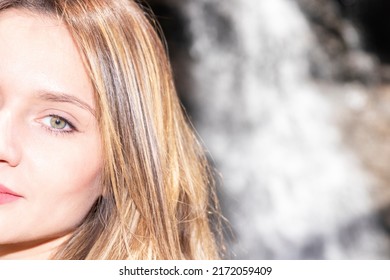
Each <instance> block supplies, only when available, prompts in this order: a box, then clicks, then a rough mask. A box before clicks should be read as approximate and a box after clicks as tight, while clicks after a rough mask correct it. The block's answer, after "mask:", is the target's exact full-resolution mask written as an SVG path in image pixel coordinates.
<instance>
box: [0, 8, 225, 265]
mask: <svg viewBox="0 0 390 280" xmlns="http://www.w3.org/2000/svg"><path fill="white" fill-rule="evenodd" d="M11 7H13V8H25V9H29V10H32V11H35V12H39V13H43V14H47V15H54V16H56V17H58V18H59V19H60V20H61V21H62V22H63V23H64V24H65V25H66V26H67V28H68V29H69V32H70V33H71V35H72V36H73V39H74V40H75V43H76V44H77V45H78V48H79V50H80V52H81V54H82V56H83V59H84V60H85V66H86V68H87V70H88V71H89V75H90V78H91V80H92V82H93V85H94V88H95V95H96V96H95V97H96V98H95V100H96V104H97V108H98V113H97V118H98V121H99V124H100V130H101V137H102V142H103V145H104V154H105V158H104V168H103V169H104V170H103V174H102V184H103V188H104V193H103V195H102V196H101V197H100V198H99V199H98V201H96V203H95V205H94V207H93V208H92V209H91V211H90V213H89V214H88V215H87V217H86V218H85V220H84V221H83V223H82V224H81V225H80V226H79V227H78V228H77V229H76V230H75V232H74V233H73V235H72V236H71V238H70V239H69V240H68V241H66V242H65V244H63V246H62V247H61V249H60V250H59V251H58V252H57V253H56V254H55V255H54V256H53V258H56V259H216V258H218V257H219V254H218V248H217V247H218V246H217V245H216V244H217V242H216V239H217V238H216V235H215V234H213V231H212V230H211V228H210V214H215V213H216V214H217V215H214V216H213V219H214V218H217V220H218V212H219V210H218V207H217V206H218V204H217V203H216V196H215V192H214V188H213V184H212V180H210V178H211V177H210V174H209V168H208V164H207V161H206V158H205V155H204V152H203V150H202V147H201V145H200V144H199V143H198V141H197V140H196V137H195V136H194V133H193V131H192V130H191V129H190V127H189V125H188V122H187V120H186V118H185V115H184V114H183V111H182V108H181V105H180V103H179V100H178V98H177V95H176V93H175V88H174V84H173V81H172V73H171V68H170V65H169V62H168V59H167V56H166V50H165V48H164V45H163V43H162V42H161V38H160V36H159V34H158V33H157V32H156V29H155V26H154V24H153V20H152V19H151V18H150V17H148V16H147V13H146V12H145V9H142V8H141V7H140V6H139V4H137V3H136V2H134V1H130V0H0V10H3V9H7V8H11ZM216 232H218V230H217V231H216Z"/></svg>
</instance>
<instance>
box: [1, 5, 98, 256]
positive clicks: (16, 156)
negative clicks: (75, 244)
mask: <svg viewBox="0 0 390 280" xmlns="http://www.w3.org/2000/svg"><path fill="white" fill-rule="evenodd" d="M0 61H1V63H0V131H1V133H0V185H3V186H5V187H7V188H8V189H11V190H12V191H14V192H16V193H18V194H19V195H20V196H21V197H20V198H18V199H16V200H15V201H12V202H9V203H3V204H0V259H47V258H49V257H50V256H51V255H52V254H53V252H55V250H56V249H57V247H58V246H59V245H61V244H62V243H63V241H64V240H66V239H67V238H68V236H69V235H70V234H71V233H72V231H73V230H74V229H75V228H76V227H77V226H78V225H79V224H80V223H81V222H82V220H83V218H84V217H85V216H86V214H87V213H88V211H89V210H90V209H91V207H92V205H93V203H94V202H95V201H96V199H97V198H98V197H99V196H100V195H101V194H102V190H101V184H100V174H101V168H102V147H101V139H100V133H99V129H98V124H97V120H96V118H95V116H94V110H95V109H96V108H95V102H94V94H93V93H94V91H93V86H92V84H91V81H90V80H89V78H88V74H87V72H86V70H85V67H84V65H83V61H82V57H81V55H80V53H79V51H78V50H77V47H76V45H75V43H74V41H73V40H72V38H71V36H70V34H69V32H68V31H67V29H66V27H65V26H64V25H63V24H62V23H61V22H59V21H58V20H57V19H54V18H51V17H48V16H46V15H39V14H33V13H32V12H29V11H25V10H15V9H9V10H6V11H2V12H0ZM65 95H67V96H71V98H68V97H67V98H65V97H64V96H65ZM59 96H60V97H59ZM75 98H77V101H75ZM70 123H71V124H72V125H70Z"/></svg>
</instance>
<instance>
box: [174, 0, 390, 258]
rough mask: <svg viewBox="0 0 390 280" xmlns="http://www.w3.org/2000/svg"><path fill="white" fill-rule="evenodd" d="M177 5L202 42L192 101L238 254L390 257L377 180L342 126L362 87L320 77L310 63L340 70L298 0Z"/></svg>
mask: <svg viewBox="0 0 390 280" xmlns="http://www.w3.org/2000/svg"><path fill="white" fill-rule="evenodd" d="M170 3H174V4H171V5H174V6H175V7H176V8H177V9H178V10H179V11H180V13H181V14H182V15H183V17H184V18H185V19H186V20H185V22H186V23H187V26H186V30H187V32H188V34H189V37H190V38H191V40H190V49H189V56H188V61H187V64H188V65H189V66H188V68H189V70H188V73H189V75H190V76H191V79H190V81H191V82H190V84H189V85H188V88H187V89H186V92H185V93H182V94H184V95H185V98H186V99H188V100H190V103H191V104H192V105H191V106H192V107H193V109H192V111H193V112H194V115H193V120H194V123H195V126H196V128H197V130H198V132H199V135H200V137H201V139H202V140H203V142H204V143H205V146H206V147H207V149H208V150H209V151H210V154H211V157H212V160H213V162H214V164H215V166H216V168H217V169H218V171H219V172H220V173H221V176H222V180H221V181H222V187H221V192H222V198H223V201H222V204H223V209H224V212H225V213H224V214H225V216H226V217H227V218H228V220H229V221H230V223H231V224H232V228H233V231H234V233H235V235H236V240H230V244H229V245H230V247H231V256H230V257H231V258H237V259H371V258H372V259H378V258H388V257H389V255H390V251H389V244H388V239H387V237H386V235H385V233H384V232H383V231H382V229H381V228H380V227H379V226H378V225H377V224H376V217H375V209H376V205H375V202H374V201H373V199H372V196H371V193H372V192H373V191H374V188H375V183H374V178H373V176H372V174H370V172H368V171H367V170H365V169H364V168H363V167H362V165H361V164H360V161H359V158H358V156H357V155H356V154H355V153H354V151H352V149H351V148H350V147H349V146H348V145H347V144H346V143H345V141H344V138H343V133H342V128H341V127H340V125H339V117H340V116H341V115H342V112H343V110H344V109H343V108H342V106H341V105H340V104H343V102H344V103H345V100H349V101H348V102H350V103H351V102H352V103H353V104H355V105H356V104H358V103H359V102H364V92H363V93H362V91H363V89H362V88H360V87H356V86H352V85H337V84H332V83H328V84H326V83H318V82H316V81H315V80H313V78H312V75H311V72H310V71H311V69H310V67H311V65H310V59H309V58H315V59H317V63H319V64H320V65H324V67H326V65H328V64H329V63H328V62H327V61H326V55H325V54H323V53H322V52H321V46H320V45H319V43H318V42H317V40H316V38H315V36H314V34H313V31H312V29H311V28H310V26H309V23H308V21H307V20H306V18H305V16H304V14H303V13H302V12H301V10H300V9H299V8H298V5H297V3H296V2H295V1H293V0H224V1H220V0H186V1H183V0H181V1H174V0H171V1H170ZM321 60H322V61H321ZM321 62H323V63H322V64H321ZM323 71H326V69H323ZM351 100H352V101H351ZM352 103H351V104H352Z"/></svg>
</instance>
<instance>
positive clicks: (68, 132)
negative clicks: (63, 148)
mask: <svg viewBox="0 0 390 280" xmlns="http://www.w3.org/2000/svg"><path fill="white" fill-rule="evenodd" d="M48 117H50V118H58V119H60V120H62V121H64V122H65V123H66V124H67V125H68V126H69V128H70V129H69V130H65V129H55V128H52V127H50V126H48V125H46V124H42V125H43V127H44V128H45V129H47V130H48V131H49V132H50V133H54V134H55V135H60V134H62V135H65V134H72V133H74V132H76V131H77V129H76V127H75V126H74V125H73V124H72V123H71V122H70V121H68V120H67V119H66V118H64V117H61V116H59V115H55V114H50V115H48V116H47V117H45V118H48Z"/></svg>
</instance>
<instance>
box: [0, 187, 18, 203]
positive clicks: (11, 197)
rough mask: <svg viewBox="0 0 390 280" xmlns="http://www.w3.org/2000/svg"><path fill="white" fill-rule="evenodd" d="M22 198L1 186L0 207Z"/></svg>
mask: <svg viewBox="0 0 390 280" xmlns="http://www.w3.org/2000/svg"><path fill="white" fill-rule="evenodd" d="M21 197H22V196H21V195H20V194H17V193H15V192H13V191H11V190H10V189H8V188H6V187H5V186H3V185H0V205H1V204H5V203H10V202H13V201H16V200H18V199H19V198H21Z"/></svg>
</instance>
